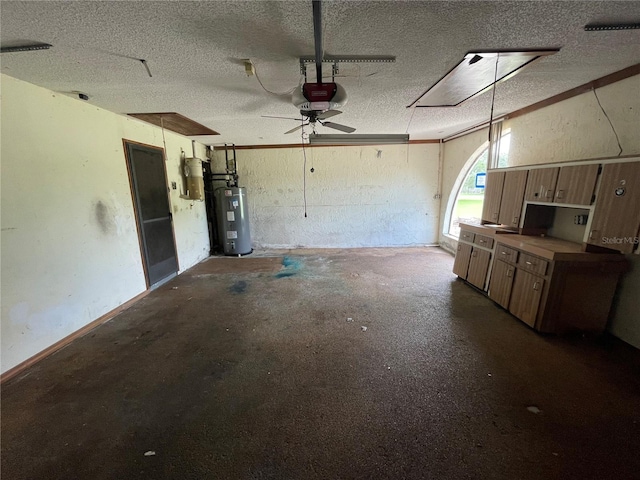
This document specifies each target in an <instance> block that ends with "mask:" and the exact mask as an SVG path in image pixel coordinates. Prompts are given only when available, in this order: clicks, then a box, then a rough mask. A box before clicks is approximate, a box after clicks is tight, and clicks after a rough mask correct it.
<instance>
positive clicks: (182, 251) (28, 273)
mask: <svg viewBox="0 0 640 480" xmlns="http://www.w3.org/2000/svg"><path fill="white" fill-rule="evenodd" d="M1 82H2V84H1V85H2V107H1V121H2V123H1V135H2V146H1V155H2V181H1V187H2V190H1V201H2V207H1V211H2V217H1V223H2V233H1V244H2V245H1V250H2V268H1V275H2V276H1V281H2V310H1V322H2V323H1V333H2V355H1V364H2V365H1V367H2V372H5V371H7V370H8V369H10V368H12V367H14V366H15V365H17V364H19V363H21V362H22V361H24V360H26V359H28V358H30V357H31V356H33V355H35V354H37V353H39V352H40V351H42V350H44V349H45V348H47V347H49V346H50V345H52V344H54V343H55V342H57V341H59V340H61V339H62V338H64V337H66V336H67V335H69V334H71V333H73V332H75V331H76V330H78V329H80V328H82V327H83V326H85V325H86V324H88V323H90V322H91V321H93V320H95V319H97V318H99V317H100V316H102V315H104V314H105V313H107V312H109V311H111V310H113V309H114V308H116V307H118V306H119V305H121V304H123V303H125V302H126V301H128V300H130V299H131V298H133V297H135V296H136V295H138V294H140V293H141V292H143V291H144V290H145V289H146V285H145V280H144V273H143V268H142V258H141V254H140V246H139V243H138V236H137V230H136V223H135V217H134V211H133V201H132V198H131V191H130V187H129V178H128V174H127V168H126V161H125V156H124V150H123V143H122V139H123V138H125V139H128V140H132V141H135V142H139V143H145V144H148V145H153V146H157V147H162V146H163V135H162V131H161V129H160V128H157V127H154V126H152V125H149V124H146V123H144V122H141V121H139V120H136V119H133V118H128V117H125V116H122V115H117V114H115V113H111V112H108V111H106V110H103V109H100V108H97V107H95V106H92V105H91V104H90V103H87V102H82V101H80V100H76V99H74V98H70V97H67V96H65V95H63V94H58V93H55V92H52V91H50V90H47V89H44V88H41V87H37V86H35V85H32V84H29V83H26V82H23V81H20V80H17V79H14V78H12V77H9V76H6V75H2V77H1ZM164 137H165V139H166V147H167V164H166V167H167V177H168V181H169V182H171V181H175V182H177V185H178V186H181V185H182V180H181V175H180V152H181V149H184V150H185V151H186V152H187V154H188V155H187V156H191V152H192V145H191V141H190V140H189V139H188V138H186V137H183V136H181V135H177V134H174V133H172V132H168V131H167V132H165V135H164ZM197 148H198V150H197V151H198V154H199V155H201V156H203V157H204V146H203V145H198V146H197ZM179 194H180V192H179V190H172V191H171V195H170V197H171V205H172V209H173V215H174V229H175V237H176V244H177V252H178V261H179V264H180V269H181V271H183V270H185V269H187V268H189V267H190V266H192V265H194V264H195V263H197V262H199V261H201V260H202V259H203V258H205V257H207V256H208V253H209V238H208V230H207V222H206V213H205V207H204V203H203V202H192V201H187V200H183V199H180V198H179Z"/></svg>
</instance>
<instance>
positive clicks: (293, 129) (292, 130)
mask: <svg viewBox="0 0 640 480" xmlns="http://www.w3.org/2000/svg"><path fill="white" fill-rule="evenodd" d="M305 125H306V124H305ZM302 127H304V125H298V126H297V127H296V128H292V129H291V130H288V131H286V132H284V134H285V135H287V134H289V133H293V132H297V131H298V130H300V129H301V128H302Z"/></svg>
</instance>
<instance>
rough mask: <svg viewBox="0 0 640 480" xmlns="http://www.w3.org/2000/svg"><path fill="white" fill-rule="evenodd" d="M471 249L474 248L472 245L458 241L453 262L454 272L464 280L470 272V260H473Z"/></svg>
mask: <svg viewBox="0 0 640 480" xmlns="http://www.w3.org/2000/svg"><path fill="white" fill-rule="evenodd" d="M471 250H473V246H472V245H469V244H467V243H462V242H458V250H457V252H456V259H455V261H454V262H453V273H455V274H456V275H458V276H459V277H460V278H462V279H463V280H466V279H467V273H468V272H469V261H470V260H471Z"/></svg>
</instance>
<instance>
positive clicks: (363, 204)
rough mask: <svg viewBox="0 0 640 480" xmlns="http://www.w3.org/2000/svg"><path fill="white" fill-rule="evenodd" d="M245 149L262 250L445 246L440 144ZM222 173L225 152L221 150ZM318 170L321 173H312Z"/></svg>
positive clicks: (241, 167) (242, 168)
mask: <svg viewBox="0 0 640 480" xmlns="http://www.w3.org/2000/svg"><path fill="white" fill-rule="evenodd" d="M306 155H307V180H306V182H307V183H306V195H307V217H306V218H305V217H304V195H303V172H304V159H303V152H302V148H286V149H284V148H276V149H260V150H238V151H237V160H238V173H239V175H240V186H243V187H247V195H248V199H249V215H250V221H251V233H252V239H253V243H254V245H255V246H256V247H271V248H276V247H380V246H407V245H426V244H434V243H437V242H438V217H439V207H440V201H439V200H438V199H437V198H434V195H435V194H436V193H437V191H438V163H439V145H438V144H437V143H436V144H418V145H377V146H360V147H356V146H353V147H313V148H307V149H306ZM215 165H216V170H217V171H223V168H224V167H223V165H224V152H216V162H215ZM311 167H313V168H314V170H315V171H314V173H310V172H309V170H310V169H311Z"/></svg>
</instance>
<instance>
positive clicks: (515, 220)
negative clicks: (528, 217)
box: [513, 217, 518, 225]
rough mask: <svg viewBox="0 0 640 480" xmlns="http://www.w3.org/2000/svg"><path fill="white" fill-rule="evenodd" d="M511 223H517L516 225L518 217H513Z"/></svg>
mask: <svg viewBox="0 0 640 480" xmlns="http://www.w3.org/2000/svg"><path fill="white" fill-rule="evenodd" d="M513 223H514V224H516V225H517V223H518V217H513Z"/></svg>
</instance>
